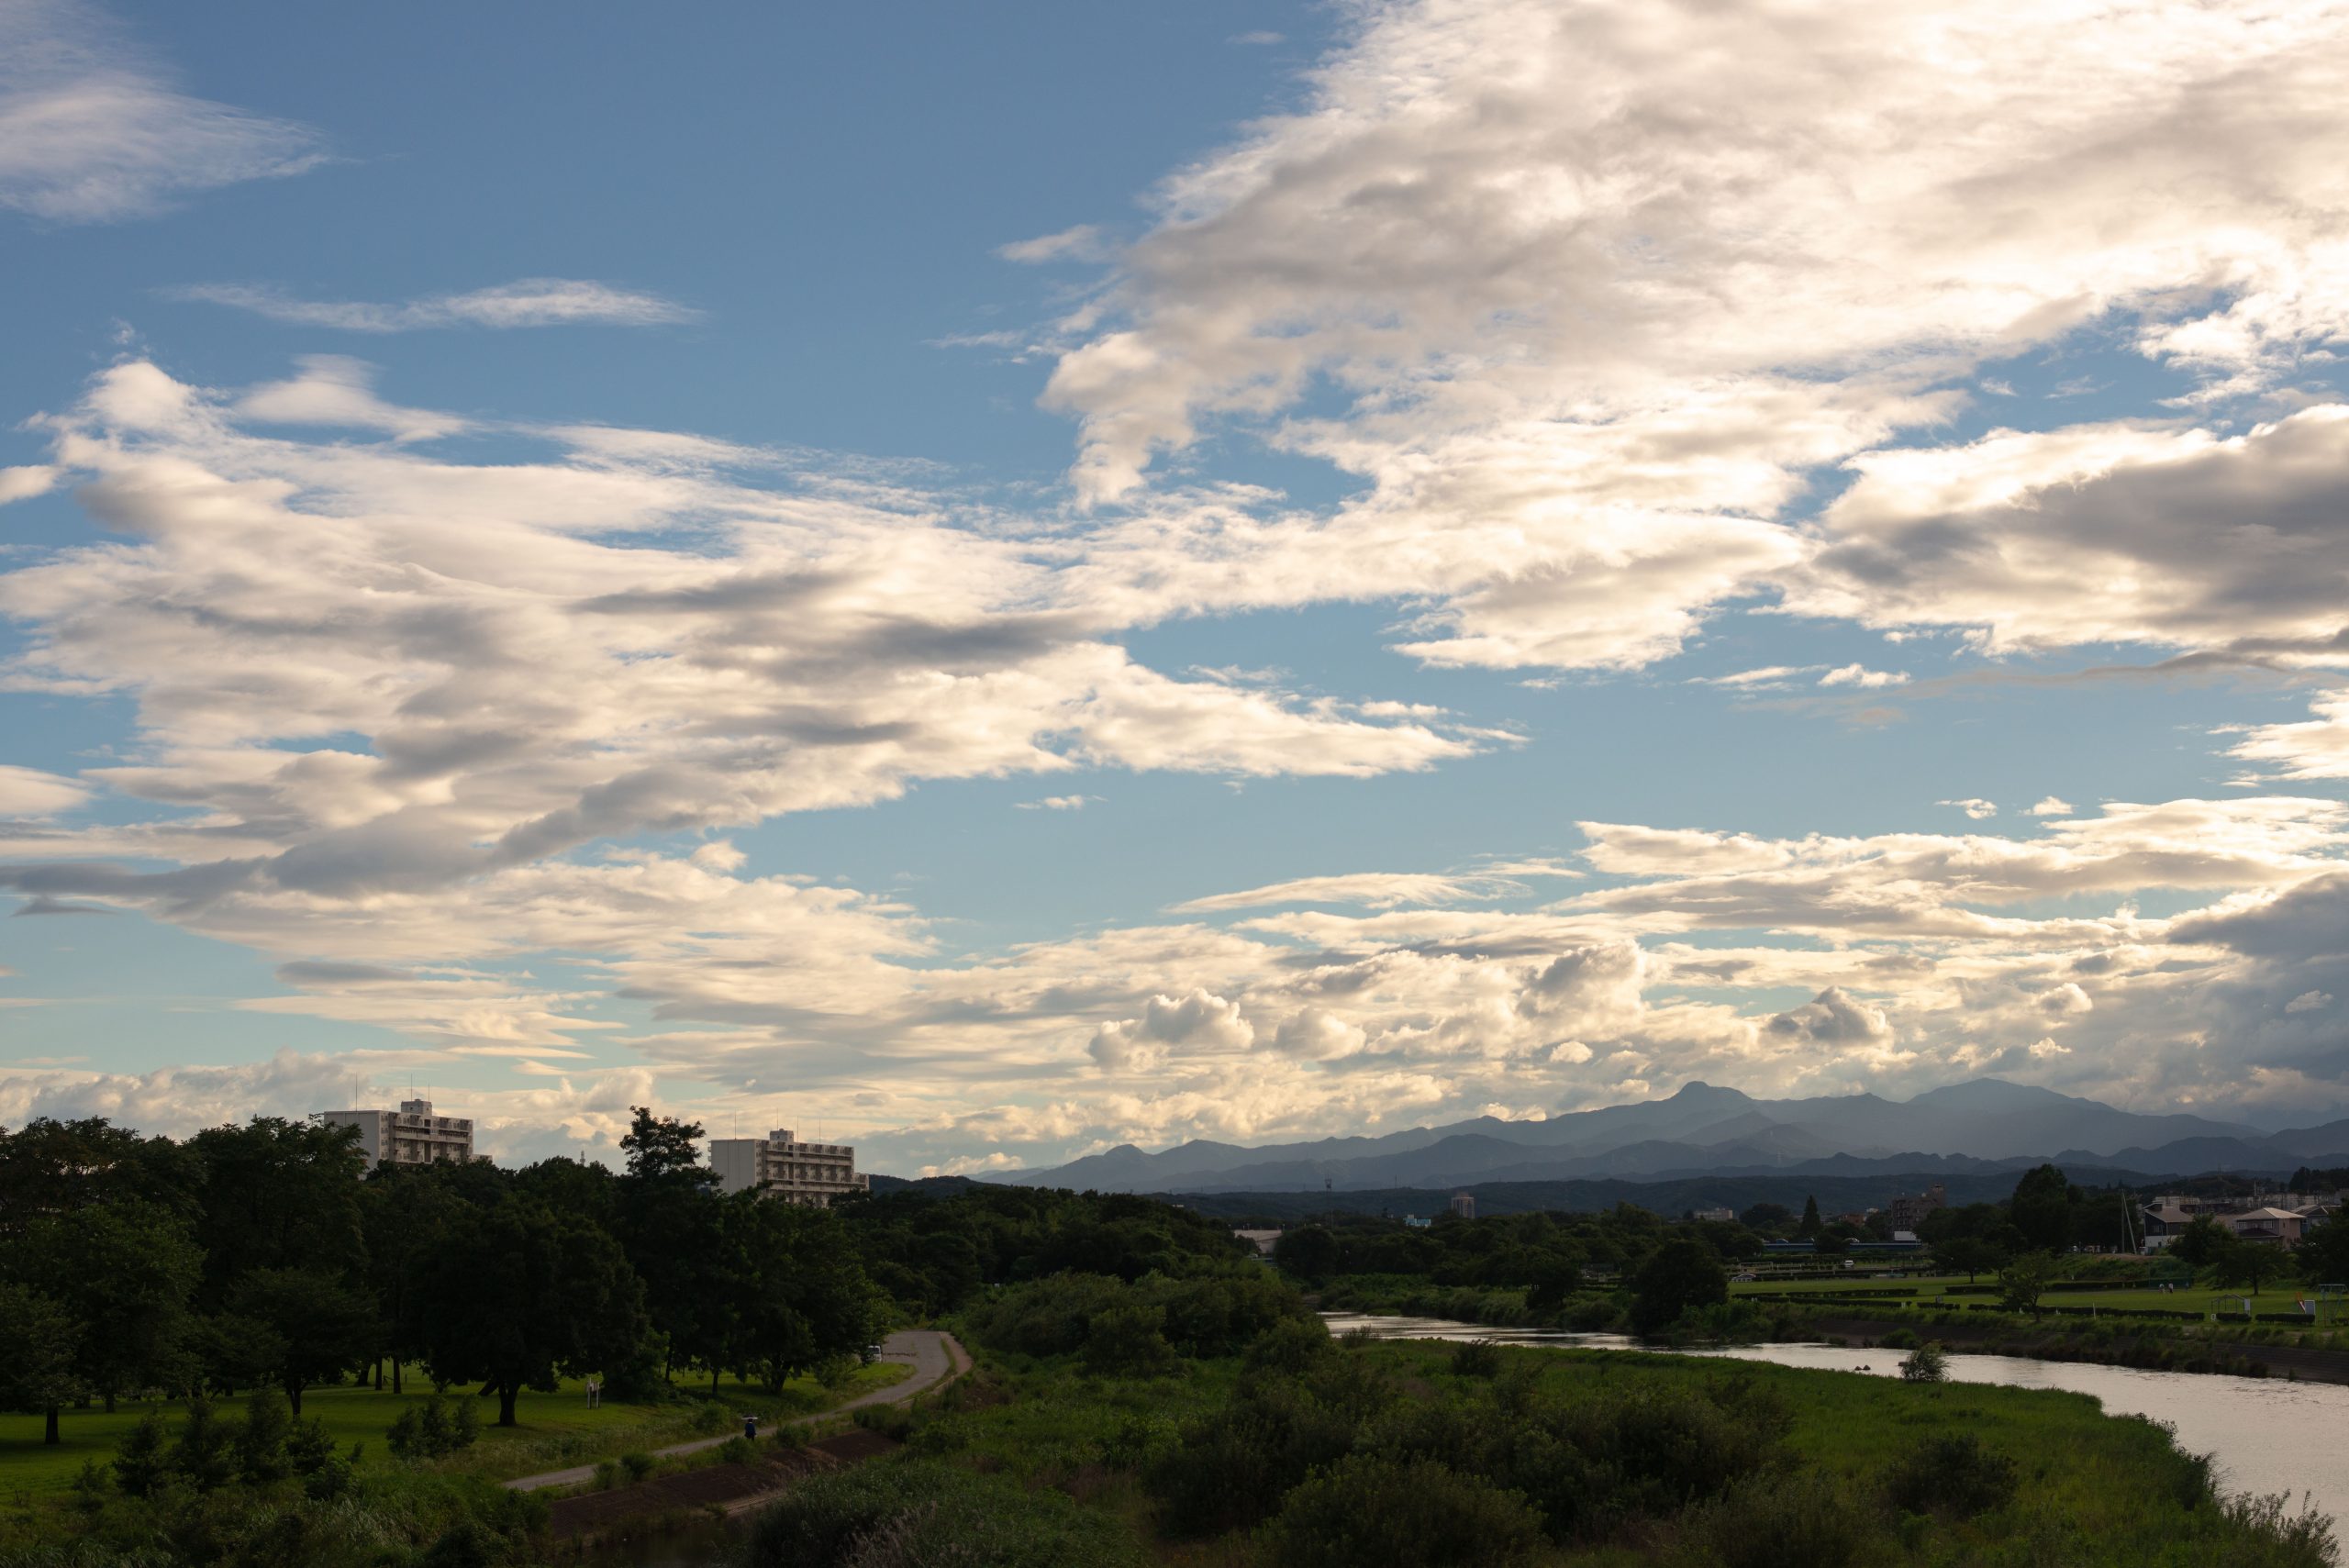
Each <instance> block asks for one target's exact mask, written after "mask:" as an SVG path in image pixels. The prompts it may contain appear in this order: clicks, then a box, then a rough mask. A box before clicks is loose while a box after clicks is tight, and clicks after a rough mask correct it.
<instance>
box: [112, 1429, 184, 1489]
mask: <svg viewBox="0 0 2349 1568" xmlns="http://www.w3.org/2000/svg"><path fill="white" fill-rule="evenodd" d="M171 1468H172V1466H171V1439H170V1435H169V1433H168V1432H167V1431H166V1430H165V1429H164V1426H163V1413H162V1412H161V1410H149V1411H148V1412H147V1413H146V1414H145V1415H144V1416H141V1417H140V1418H139V1424H138V1425H137V1426H135V1427H133V1428H131V1429H130V1430H128V1432H125V1433H124V1434H123V1438H122V1441H121V1442H120V1443H119V1444H117V1445H116V1448H115V1451H114V1482H115V1485H117V1486H119V1487H121V1488H122V1490H123V1495H124V1496H129V1497H144V1496H147V1495H148V1494H149V1493H150V1492H152V1491H153V1490H155V1488H156V1487H158V1486H161V1485H162V1484H163V1482H164V1481H165V1479H166V1478H167V1477H169V1475H170V1474H171Z"/></svg>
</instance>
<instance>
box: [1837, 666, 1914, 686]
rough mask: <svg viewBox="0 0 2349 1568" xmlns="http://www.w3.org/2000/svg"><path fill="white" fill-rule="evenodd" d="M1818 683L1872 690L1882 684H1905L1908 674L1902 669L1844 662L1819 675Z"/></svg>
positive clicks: (1907, 680)
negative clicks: (1875, 668) (1878, 668)
mask: <svg viewBox="0 0 2349 1568" xmlns="http://www.w3.org/2000/svg"><path fill="white" fill-rule="evenodd" d="M1819 684H1820V685H1822V686H1858V687H1860V688H1861V689H1863V690H1865V691H1874V690H1876V689H1878V688H1879V687H1883V686H1905V685H1907V684H1909V674H1908V672H1906V671H1903V670H1871V669H1869V668H1867V666H1865V665H1864V664H1845V665H1843V666H1842V667H1841V668H1840V669H1834V670H1830V671H1828V672H1827V673H1825V674H1824V675H1821V676H1820V677H1819Z"/></svg>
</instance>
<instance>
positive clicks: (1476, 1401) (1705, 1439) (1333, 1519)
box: [726, 1330, 2337, 1568]
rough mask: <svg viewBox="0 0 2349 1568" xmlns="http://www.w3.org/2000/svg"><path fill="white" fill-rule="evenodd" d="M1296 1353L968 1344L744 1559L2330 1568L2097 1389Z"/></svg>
mask: <svg viewBox="0 0 2349 1568" xmlns="http://www.w3.org/2000/svg"><path fill="white" fill-rule="evenodd" d="M1277 1339H1278V1341H1279V1342H1278V1343H1277V1344H1276V1345H1271V1344H1268V1345H1266V1346H1264V1347H1263V1348H1260V1349H1257V1350H1255V1351H1252V1352H1251V1353H1250V1354H1248V1355H1245V1356H1241V1357H1226V1358H1219V1359H1202V1360H1191V1359H1187V1358H1186V1359H1183V1360H1180V1361H1176V1362H1171V1363H1163V1365H1162V1366H1161V1368H1160V1369H1159V1370H1157V1371H1154V1372H1152V1373H1148V1374H1143V1375H1119V1374H1115V1373H1107V1372H1104V1371H1103V1370H1101V1369H1100V1367H1099V1365H1098V1362H1096V1365H1095V1366H1094V1367H1093V1368H1092V1369H1090V1370H1088V1367H1087V1365H1086V1362H1085V1358H1083V1357H1081V1356H1074V1355H1069V1356H1053V1357H1031V1356H1021V1355H1012V1354H1005V1353H1000V1352H996V1351H987V1350H985V1349H980V1350H979V1351H978V1355H979V1363H980V1364H979V1368H978V1371H977V1372H976V1373H974V1375H973V1377H972V1378H970V1379H968V1380H966V1381H965V1382H964V1383H963V1384H962V1385H958V1388H957V1390H955V1391H954V1392H952V1393H950V1394H949V1395H947V1396H944V1397H943V1398H941V1400H939V1401H937V1402H936V1403H935V1404H932V1403H930V1402H929V1401H922V1402H918V1406H917V1408H916V1409H915V1411H914V1412H913V1413H912V1414H911V1416H910V1418H909V1419H908V1421H907V1427H906V1429H905V1430H904V1432H903V1434H902V1435H903V1436H904V1438H905V1440H906V1441H905V1447H904V1448H903V1449H902V1450H901V1451H898V1452H897V1453H896V1454H893V1455H891V1456H889V1457H886V1458H883V1459H879V1460H876V1461H874V1462H872V1463H870V1464H867V1465H865V1466H863V1468H862V1469H861V1470H859V1471H857V1472H855V1473H851V1474H846V1475H841V1476H837V1477H833V1476H816V1477H811V1478H808V1479H806V1480H803V1481H801V1482H798V1483H796V1484H795V1485H793V1486H792V1487H791V1488H789V1489H788V1490H787V1491H785V1493H783V1494H782V1495H781V1496H779V1497H778V1498H777V1499H776V1500H775V1501H774V1503H773V1504H772V1505H771V1506H770V1507H766V1508H764V1509H763V1510H762V1512H761V1515H760V1522H759V1523H758V1525H757V1526H756V1527H755V1529H754V1530H753V1532H752V1533H751V1536H750V1537H749V1538H748V1539H747V1540H746V1541H745V1542H744V1545H743V1547H742V1549H741V1551H740V1553H739V1554H738V1555H736V1556H733V1557H729V1558H728V1559H726V1561H727V1562H729V1563H730V1564H734V1565H737V1568H783V1565H784V1564H785V1563H789V1564H792V1565H793V1568H821V1565H822V1564H826V1563H839V1562H846V1561H849V1560H851V1558H852V1555H853V1552H854V1551H855V1550H857V1549H856V1548H855V1547H854V1545H853V1543H854V1542H855V1541H858V1540H864V1541H871V1540H889V1541H891V1542H892V1543H893V1544H896V1545H898V1546H899V1547H900V1548H901V1555H900V1556H899V1557H893V1558H892V1559H891V1561H900V1560H902V1561H927V1560H929V1559H928V1558H927V1557H925V1556H924V1555H923V1551H926V1550H927V1549H928V1548H930V1546H934V1545H935V1546H942V1545H943V1544H945V1543H946V1542H947V1541H949V1540H952V1541H953V1542H955V1543H977V1544H974V1545H972V1546H971V1551H972V1556H973V1560H974V1561H976V1562H987V1563H991V1564H1006V1565H1015V1564H1016V1565H1025V1564H1030V1563H1034V1564H1043V1563H1058V1562H1086V1563H1088V1564H1100V1565H1103V1568H1114V1565H1116V1564H1121V1563H1131V1564H1141V1563H1144V1562H1167V1561H1179V1562H1197V1563H1213V1564H1217V1565H1218V1568H1318V1565H1321V1564H1330V1563H1340V1562H1349V1563H1373V1562H1413V1563H1430V1564H1432V1563H1460V1564H1467V1563H1472V1562H1473V1563H1478V1564H1482V1563H1487V1562H1491V1563H1502V1562H1508V1563H1518V1564H1545V1565H1546V1564H1557V1565H1565V1564H1600V1563H1606V1564H1613V1565H1618V1568H1629V1565H1631V1564H1634V1563H1650V1562H1653V1563H1670V1564H1674V1565H1675V1568H1681V1565H1686V1568H1761V1565H1763V1564H1765V1563H1782V1562H1802V1563H1804V1564H1805V1565H1806V1568H1863V1565H1866V1568H1874V1565H1876V1564H1892V1563H1927V1562H1930V1563H1934V1564H1940V1565H1947V1568H1958V1565H1963V1564H1971V1563H1994V1562H1995V1563H2007V1562H2026V1561H2029V1562H2065V1563H2067V1564H2077V1565H2080V1568H2098V1565H2102V1564H2113V1565H2116V1568H2117V1565H2120V1564H2124V1563H2125V1564H2128V1565H2130V1568H2141V1565H2145V1564H2155V1565H2165V1568H2202V1565H2205V1564H2208V1563H2211V1562H2229V1563H2235V1564H2243V1565H2244V1568H2320V1565H2323V1564H2330V1563H2334V1562H2337V1557H2336V1554H2335V1551H2334V1549H2333V1548H2332V1545H2331V1544H2330V1542H2331V1532H2330V1528H2329V1526H2327V1525H2326V1524H2325V1523H2324V1522H2323V1521H2321V1520H2320V1519H2310V1518H2295V1517H2293V1516H2292V1514H2291V1512H2290V1510H2288V1509H2287V1508H2285V1507H2282V1506H2281V1505H2278V1504H2275V1503H2272V1502H2271V1503H2266V1504H2262V1503H2257V1502H2254V1501H2249V1500H2243V1499H2229V1498H2226V1497H2223V1496H2221V1495H2220V1493H2219V1492H2218V1490H2217V1489H2216V1487H2215V1486H2214V1485H2213V1482H2212V1477H2211V1474H2210V1467H2209V1466H2208V1464H2207V1463H2205V1462H2201V1461H2199V1460H2198V1459H2196V1458H2194V1457H2192V1456H2189V1455H2188V1454H2185V1453H2182V1452H2181V1451H2179V1450H2178V1449H2177V1447H2176V1444H2175V1443H2173V1442H2172V1440H2170V1438H2169V1435H2168V1434H2167V1433H2166V1432H2165V1430H2164V1429H2161V1428H2159V1427H2157V1426H2155V1425H2153V1424H2152V1423H2149V1422H2146V1421H2143V1420H2135V1419H2126V1418H2113V1417H2110V1416H2107V1415H2105V1414H2104V1413H2103V1412H2102V1411H2101V1410H2099V1407H2098V1405H2097V1403H2096V1401H2095V1400H2094V1399H2091V1398H2087V1397H2084V1396H2077V1395H2070V1394H2062V1393H2050V1392H2044V1391H2032V1390H2024V1389H2017V1388H2009V1387H2000V1386H1995V1385H1938V1386H1931V1385H1906V1384H1902V1383H1899V1382H1898V1381H1887V1380H1885V1379H1880V1378H1866V1377H1861V1376H1855V1375H1851V1374H1848V1373H1838V1372H1822V1371H1805V1370H1799V1369H1794V1368H1787V1367H1780V1366H1774V1365H1767V1364H1749V1363H1740V1364H1738V1365H1737V1366H1736V1367H1734V1368H1730V1367H1727V1366H1725V1365H1723V1363H1722V1362H1720V1361H1718V1360H1714V1359H1709V1358H1699V1357H1693V1356H1687V1355H1669V1354H1646V1353H1642V1352H1637V1351H1628V1352H1627V1351H1580V1350H1550V1349H1543V1350H1534V1349H1515V1348H1502V1347H1493V1346H1483V1345H1479V1346H1474V1347H1463V1346H1458V1345H1443V1344H1433V1343H1419V1342H1410V1341H1403V1340H1395V1341H1387V1342H1383V1343H1380V1342H1370V1341H1366V1340H1350V1341H1349V1342H1347V1343H1346V1344H1344V1345H1342V1346H1340V1345H1335V1344H1332V1343H1331V1342H1330V1341H1329V1340H1326V1339H1323V1340H1319V1345H1318V1346H1317V1345H1316V1343H1315V1340H1314V1339H1313V1338H1309V1337H1307V1336H1306V1335H1304V1334H1303V1333H1301V1332H1293V1331H1289V1330H1282V1331H1281V1332H1280V1333H1279V1334H1278V1336H1277ZM858 1560H859V1561H862V1559H858Z"/></svg>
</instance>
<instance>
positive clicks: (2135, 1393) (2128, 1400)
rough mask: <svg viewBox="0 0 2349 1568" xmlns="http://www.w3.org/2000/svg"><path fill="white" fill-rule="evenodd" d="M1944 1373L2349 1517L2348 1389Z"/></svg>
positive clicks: (2042, 1373)
mask: <svg viewBox="0 0 2349 1568" xmlns="http://www.w3.org/2000/svg"><path fill="white" fill-rule="evenodd" d="M1321 1317H1322V1319H1323V1321H1325V1322H1327V1323H1328V1324H1329V1325H1330V1332H1331V1333H1332V1334H1342V1333H1345V1332H1346V1331H1347V1330H1348V1329H1369V1330H1370V1331H1371V1332H1372V1333H1375V1334H1376V1335H1378V1336H1379V1337H1380V1338H1382V1339H1389V1340H1493V1341H1494V1342H1496V1343H1497V1344H1504V1345H1547V1346H1553V1347H1557V1348H1560V1349H1569V1350H1599V1351H1629V1350H1643V1349H1654V1348H1656V1347H1653V1346H1642V1345H1641V1344H1640V1343H1639V1341H1637V1340H1631V1339H1626V1338H1625V1337H1624V1336H1622V1335H1620V1334H1564V1333H1556V1332H1553V1331H1550V1330H1546V1329H1496V1328H1493V1327H1490V1326H1488V1325H1486V1324H1482V1323H1459V1322H1453V1321H1452V1320H1450V1319H1448V1318H1400V1317H1389V1316H1376V1315H1364V1314H1360V1313H1352V1312H1325V1313H1323V1314H1322V1315H1321ZM1679 1353H1681V1354H1687V1355H1703V1356H1719V1357H1725V1358H1728V1359H1731V1360H1736V1361H1766V1362H1777V1363H1778V1364H1779V1365H1781V1366H1804V1367H1817V1368H1820V1369H1823V1370H1826V1371H1831V1372H1856V1373H1866V1374H1869V1375H1872V1376H1876V1377H1898V1375H1899V1373H1900V1360H1901V1357H1902V1356H1903V1355H1905V1354H1906V1353H1907V1352H1906V1351H1897V1350H1848V1349H1845V1348H1843V1347H1841V1346H1837V1345H1804V1344H1788V1345H1738V1346H1732V1347H1730V1348H1727V1349H1722V1350H1702V1351H1682V1352H1679ZM1949 1374H1950V1377H1951V1378H1952V1379H1953V1380H1954V1381H1955V1382H1959V1383H2003V1384H2008V1385H2012V1386H2014V1387H2018V1388H2061V1389H2065V1390H2068V1391H2069V1392H2071V1393H2074V1394H2090V1395H2094V1396H2096V1397H2097V1398H2098V1399H2099V1401H2101V1402H2102V1403H2103V1406H2104V1407H2105V1409H2106V1410H2107V1411H2108V1412H2109V1413H2110V1414H2112V1415H2116V1416H2149V1417H2151V1418H2154V1420H2157V1421H2162V1422H2165V1423H2167V1424H2168V1425H2169V1426H2171V1427H2173V1428H2175V1429H2176V1432H2177V1441H2178V1446H2179V1447H2181V1448H2184V1449H2186V1450H2188V1451H2190V1452H2194V1453H2207V1454H2209V1455H2210V1457H2211V1459H2212V1460H2213V1461H2214V1462H2215V1463H2216V1465H2217V1468H2218V1478H2219V1482H2220V1485H2222V1486H2224V1487H2225V1488H2227V1489H2228V1490H2229V1491H2233V1492H2258V1493H2267V1492H2288V1493H2290V1494H2291V1498H2292V1503H2291V1506H2292V1507H2294V1508H2298V1507H2299V1505H2300V1499H2301V1497H2302V1496H2304V1495H2305V1496H2308V1497H2309V1498H2310V1499H2311V1500H2313V1501H2314V1503H2315V1504H2316V1506H2317V1507H2318V1508H2320V1509H2321V1510H2322V1511H2323V1512H2325V1513H2328V1514H2331V1515H2332V1517H2333V1518H2335V1519H2339V1520H2344V1521H2349V1464H2344V1462H2343V1453H2342V1450H2343V1442H2344V1439H2349V1387H2344V1386H2343V1385H2339V1384H2330V1383H2293V1382H2289V1381H2287V1380H2285V1379H2281V1378H2260V1377H2220V1376H2214V1375H2210V1374H2206V1373H2184V1372H2141V1371H2139V1370H2138V1369H2136V1368H2134V1367H2124V1366H2096V1365H2092V1364H2090V1363H2087V1362H2043V1361H2032V1360H2031V1359H2029V1358H2028V1357H2023V1356H1980V1355H1966V1354H1960V1353H1957V1352H1954V1351H1953V1352H1952V1353H1951V1355H1950V1358H1949Z"/></svg>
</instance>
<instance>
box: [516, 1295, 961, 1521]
mask: <svg viewBox="0 0 2349 1568" xmlns="http://www.w3.org/2000/svg"><path fill="white" fill-rule="evenodd" d="M881 1359H882V1360H883V1361H885V1362H910V1363H911V1364H912V1366H913V1369H914V1371H913V1375H912V1376H911V1377H908V1378H906V1379H904V1380H903V1381H902V1382H898V1383H893V1384H891V1385H888V1386H887V1387H886V1388H876V1389H874V1390H873V1391H872V1392H871V1393H869V1394H860V1395H858V1396H856V1397H855V1398H853V1399H852V1400H850V1401H849V1402H848V1403H847V1404H845V1405H835V1406H833V1407H831V1408H830V1409H829V1410H819V1411H818V1412H817V1413H816V1414H814V1415H812V1416H795V1417H793V1418H792V1422H791V1424H793V1425H795V1426H798V1425H805V1424H806V1423H807V1422H810V1421H821V1420H827V1419H829V1418H831V1417H834V1416H841V1415H846V1414H847V1413H848V1412H849V1411H851V1410H853V1409H855V1408H857V1407H859V1406H861V1405H902V1404H904V1403H905V1402H906V1401H907V1400H908V1399H911V1398H912V1397H913V1396H915V1395H917V1394H919V1393H921V1392H923V1391H924V1390H926V1389H930V1388H934V1387H936V1386H937V1385H940V1384H941V1383H944V1382H946V1381H947V1380H948V1379H950V1378H954V1377H960V1376H961V1375H962V1374H963V1373H966V1372H968V1371H970V1370H971V1358H970V1356H969V1354H968V1353H967V1352H966V1351H963V1347H962V1346H960V1345H958V1344H956V1343H955V1342H954V1336H953V1335H952V1334H942V1333H940V1332H939V1331H938V1330H937V1329H899V1330H898V1331H897V1332H896V1333H894V1334H892V1335H890V1336H889V1337H888V1338H887V1339H886V1340H883V1341H882V1344H881ZM767 1429H768V1430H770V1431H772V1430H773V1429H774V1428H773V1427H772V1426H770V1427H769V1428H767ZM740 1435H741V1432H740V1429H736V1430H734V1431H730V1432H727V1433H725V1434H723V1435H721V1436H718V1437H714V1438H701V1439H698V1440H696V1441H693V1442H689V1443H675V1444H673V1445H671V1446H670V1447H668V1448H659V1449H654V1450H653V1451H652V1456H653V1457H654V1458H655V1459H668V1458H672V1457H674V1455H677V1454H681V1453H699V1452H701V1451H703V1450H704V1449H712V1448H716V1447H718V1445H719V1444H720V1443H722V1442H724V1441H726V1440H727V1439H728V1438H734V1437H740ZM595 1478H596V1467H595V1466H594V1465H592V1464H574V1465H573V1466H572V1467H571V1468H570V1469H568V1470H550V1471H548V1472H547V1473H545V1474H543V1475H525V1476H523V1477H522V1478H521V1479H519V1480H518V1481H508V1482H507V1483H506V1485H507V1489H508V1490H511V1491H516V1492H535V1491H537V1490H539V1488H540V1487H542V1486H576V1485H579V1484H580V1483H581V1482H583V1481H593V1480H594V1479H595Z"/></svg>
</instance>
